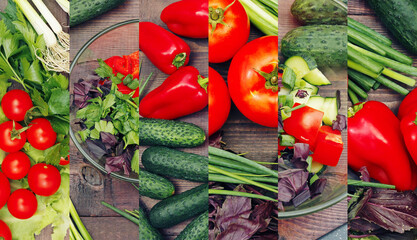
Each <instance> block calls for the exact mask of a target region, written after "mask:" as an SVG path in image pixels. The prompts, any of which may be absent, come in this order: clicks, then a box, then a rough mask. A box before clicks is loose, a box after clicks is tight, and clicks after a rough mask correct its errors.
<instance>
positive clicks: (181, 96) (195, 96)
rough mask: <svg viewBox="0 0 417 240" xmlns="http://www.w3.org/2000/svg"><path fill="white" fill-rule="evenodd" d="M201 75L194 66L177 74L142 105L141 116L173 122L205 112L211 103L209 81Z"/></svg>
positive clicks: (155, 90) (154, 91) (149, 95)
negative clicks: (209, 102)
mask: <svg viewBox="0 0 417 240" xmlns="http://www.w3.org/2000/svg"><path fill="white" fill-rule="evenodd" d="M199 74H200V73H199V72H198V70H197V69H196V68H195V67H192V66H187V67H183V68H181V69H179V70H178V71H176V72H175V73H173V74H172V75H171V76H169V77H168V78H167V79H166V80H165V81H164V82H163V83H162V84H161V86H159V87H157V88H155V89H154V90H152V91H151V92H150V93H148V94H147V95H146V96H145V97H144V98H143V99H142V100H141V101H140V105H139V113H140V115H141V116H143V117H147V118H158V119H168V120H170V119H175V118H179V117H182V116H186V115H189V114H191V113H195V112H198V111H200V110H202V109H203V108H205V107H206V106H207V103H208V95H207V84H208V78H203V77H201V76H200V75H199Z"/></svg>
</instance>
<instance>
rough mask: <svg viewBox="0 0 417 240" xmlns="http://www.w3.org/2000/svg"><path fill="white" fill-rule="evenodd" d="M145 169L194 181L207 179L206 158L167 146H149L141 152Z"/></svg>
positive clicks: (207, 162) (205, 180)
mask: <svg viewBox="0 0 417 240" xmlns="http://www.w3.org/2000/svg"><path fill="white" fill-rule="evenodd" d="M142 164H143V166H145V168H146V170H148V171H150V172H153V173H156V174H159V175H164V176H168V177H174V178H179V179H185V180H190V181H195V182H207V181H208V164H209V161H208V158H207V157H204V156H200V155H197V154H193V153H186V152H181V151H178V150H175V149H171V148H167V147H159V146H158V147H150V148H148V149H146V150H145V151H144V152H143V154H142Z"/></svg>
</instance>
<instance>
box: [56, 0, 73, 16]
mask: <svg viewBox="0 0 417 240" xmlns="http://www.w3.org/2000/svg"><path fill="white" fill-rule="evenodd" d="M56 2H57V3H58V4H59V6H60V7H61V8H62V10H64V12H66V13H69V9H70V3H69V1H68V0H56Z"/></svg>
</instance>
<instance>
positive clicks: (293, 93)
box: [290, 88, 313, 105]
mask: <svg viewBox="0 0 417 240" xmlns="http://www.w3.org/2000/svg"><path fill="white" fill-rule="evenodd" d="M299 90H304V91H306V92H307V96H305V97H303V98H300V97H297V93H298V91H299ZM312 92H313V90H312V89H309V88H304V89H294V90H293V91H291V93H290V95H291V96H292V99H293V100H294V102H293V105H294V104H295V103H299V104H306V103H307V102H308V100H309V99H310V97H311V95H312Z"/></svg>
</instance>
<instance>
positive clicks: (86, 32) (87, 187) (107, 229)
mask: <svg viewBox="0 0 417 240" xmlns="http://www.w3.org/2000/svg"><path fill="white" fill-rule="evenodd" d="M138 15H139V1H137V0H126V1H125V3H124V4H122V5H121V6H119V7H117V8H115V9H113V10H111V11H109V12H107V13H105V14H104V15H102V16H99V17H97V18H95V19H93V20H90V21H88V22H86V23H84V24H81V25H78V26H76V27H72V28H71V59H73V58H74V56H75V55H76V53H77V52H78V50H79V49H80V48H81V47H82V46H83V45H84V44H85V43H86V42H87V41H88V40H89V39H90V38H91V37H93V36H94V35H96V34H97V33H99V32H100V31H101V30H103V29H105V28H107V27H109V26H112V25H114V24H116V23H119V22H122V21H126V20H130V19H137V18H138ZM122 37H123V36H121V38H122ZM135 37H136V36H135ZM134 41H137V40H135V39H134ZM122 47H123V46H121V48H122ZM138 49H139V46H137V49H136V50H138ZM120 54H128V53H120ZM77 80H78V79H73V78H71V82H74V81H77ZM70 194H71V199H72V200H73V202H74V205H75V207H76V209H77V211H78V213H79V214H80V216H81V219H82V220H83V222H84V224H85V226H86V228H87V230H88V231H89V232H90V234H91V235H92V237H93V239H139V230H138V226H137V225H135V224H134V223H132V222H130V221H128V220H126V219H125V218H123V217H120V216H119V215H118V214H116V213H114V212H113V211H111V210H109V209H108V208H106V207H104V206H103V205H101V203H100V202H101V201H105V202H107V203H110V204H113V205H115V206H116V207H117V208H119V209H129V210H132V209H137V208H138V206H139V194H138V191H137V190H136V189H135V188H134V187H133V186H132V185H131V184H130V183H127V182H122V181H120V180H117V179H114V178H111V177H109V176H106V174H103V173H101V172H99V171H98V170H97V169H95V168H94V167H93V166H92V165H91V164H89V163H88V162H86V160H85V159H83V157H82V155H81V154H80V153H79V152H78V151H77V149H76V148H75V146H74V145H73V144H71V193H70Z"/></svg>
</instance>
